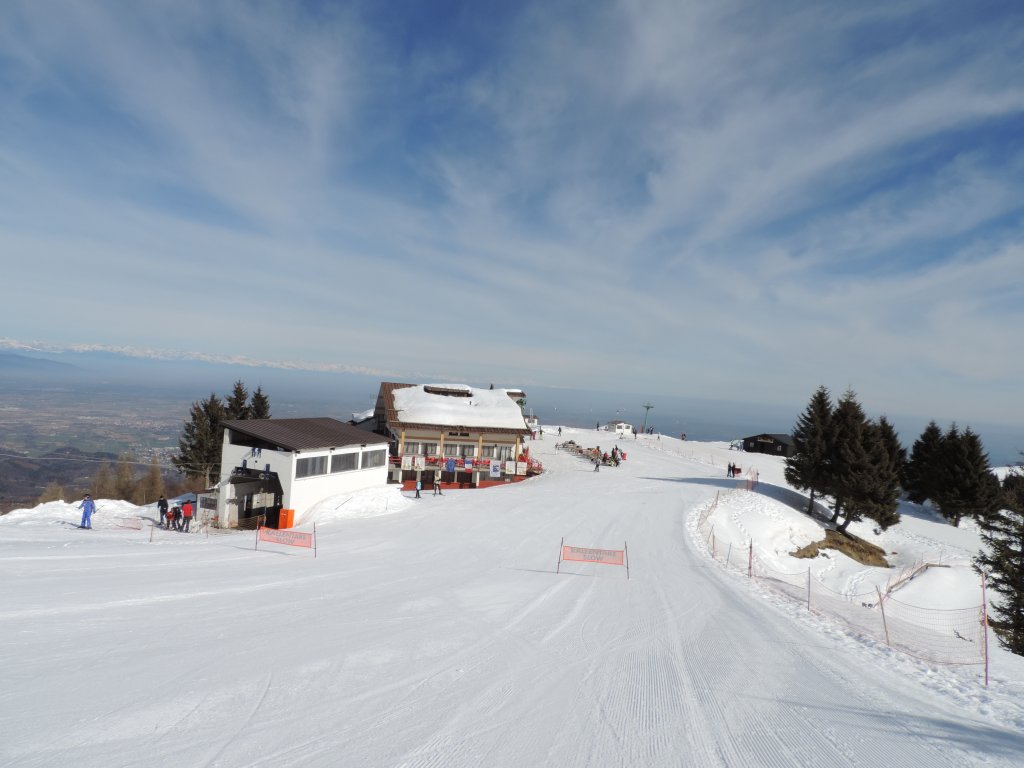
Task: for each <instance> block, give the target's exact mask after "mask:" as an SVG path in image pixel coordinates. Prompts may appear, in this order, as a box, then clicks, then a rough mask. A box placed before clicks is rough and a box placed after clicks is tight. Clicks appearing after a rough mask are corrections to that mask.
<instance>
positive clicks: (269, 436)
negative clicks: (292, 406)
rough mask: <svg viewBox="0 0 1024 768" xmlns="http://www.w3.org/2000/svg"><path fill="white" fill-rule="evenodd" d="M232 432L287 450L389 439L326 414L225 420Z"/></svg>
mask: <svg viewBox="0 0 1024 768" xmlns="http://www.w3.org/2000/svg"><path fill="white" fill-rule="evenodd" d="M224 426H225V427H226V428H227V429H230V430H232V431H233V432H239V433H241V434H243V435H249V436H250V437H254V438H256V439H258V440H265V441H266V442H268V443H272V444H273V445H276V446H278V447H280V448H282V449H283V450H286V451H309V450H314V449H317V448H340V447H342V446H346V445H366V444H370V443H373V444H377V443H380V444H381V445H383V444H386V443H387V442H388V439H387V438H386V437H383V436H382V435H375V434H373V433H371V432H367V431H366V430H363V429H359V428H358V427H354V426H352V425H351V424H346V423H345V422H343V421H338V420H337V419H331V418H327V417H322V418H312V419H242V420H238V421H225V422H224Z"/></svg>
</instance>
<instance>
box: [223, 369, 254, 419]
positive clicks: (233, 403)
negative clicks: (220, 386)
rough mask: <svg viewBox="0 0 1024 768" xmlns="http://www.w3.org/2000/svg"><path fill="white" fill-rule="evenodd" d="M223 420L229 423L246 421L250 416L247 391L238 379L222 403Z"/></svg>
mask: <svg viewBox="0 0 1024 768" xmlns="http://www.w3.org/2000/svg"><path fill="white" fill-rule="evenodd" d="M224 418H225V419H227V420H229V421H235V420H240V419H248V418H251V416H250V406H249V391H248V390H247V389H246V388H245V384H244V383H242V380H241V379H239V380H238V381H236V382H235V387H234V389H232V390H231V394H230V395H228V398H227V400H225V401H224Z"/></svg>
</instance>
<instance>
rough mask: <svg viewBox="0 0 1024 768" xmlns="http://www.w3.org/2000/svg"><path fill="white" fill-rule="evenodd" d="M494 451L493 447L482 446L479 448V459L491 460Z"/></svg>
mask: <svg viewBox="0 0 1024 768" xmlns="http://www.w3.org/2000/svg"><path fill="white" fill-rule="evenodd" d="M494 449H495V446H493V445H483V446H481V447H480V458H482V459H493V458H494Z"/></svg>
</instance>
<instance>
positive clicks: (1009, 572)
mask: <svg viewBox="0 0 1024 768" xmlns="http://www.w3.org/2000/svg"><path fill="white" fill-rule="evenodd" d="M1000 498H1001V503H998V504H995V505H994V506H993V508H992V509H991V510H990V511H989V512H987V513H985V514H981V515H979V516H978V527H979V529H980V533H981V541H982V543H983V545H984V549H982V550H981V551H980V552H979V553H978V556H977V557H976V558H975V560H974V564H975V568H976V569H977V570H978V571H979V572H984V573H985V574H986V576H987V579H988V589H989V590H990V591H991V592H994V593H995V594H996V595H997V596H998V597H996V598H994V599H993V600H992V608H993V612H992V613H991V614H990V615H989V626H991V627H992V629H993V631H994V632H995V635H996V637H997V638H998V639H999V643H1000V645H1002V646H1003V647H1004V648H1006V649H1007V650H1008V651H1010V652H1011V653H1015V654H1017V655H1019V656H1024V476H1021V475H1019V474H1011V475H1008V476H1007V477H1006V479H1005V480H1004V481H1003V487H1002V493H1001V497H1000Z"/></svg>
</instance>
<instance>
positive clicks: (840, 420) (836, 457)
mask: <svg viewBox="0 0 1024 768" xmlns="http://www.w3.org/2000/svg"><path fill="white" fill-rule="evenodd" d="M867 424H868V420H867V417H866V416H865V415H864V409H863V408H861V405H860V403H859V402H857V395H856V394H855V393H854V392H853V391H851V390H848V391H847V392H846V393H844V394H843V396H842V397H841V398H839V401H838V402H837V403H836V408H835V410H834V411H833V412H832V420H831V422H830V429H829V435H830V437H829V446H828V455H829V460H828V462H827V469H826V471H825V480H824V491H825V493H828V494H829V495H830V496H832V497H833V498H834V499H835V506H834V507H833V511H832V522H836V521H837V520H838V519H839V517H840V516H841V515H844V516H845V519H844V521H843V523H842V525H840V526H839V530H842V531H845V530H846V528H847V526H849V524H850V523H852V522H856V521H858V520H860V519H861V518H862V517H863V508H862V505H860V504H858V503H857V502H858V499H859V497H860V495H861V494H862V491H861V488H863V486H864V485H865V484H866V483H867V482H868V478H867V477H866V475H867V474H868V473H869V472H870V469H871V464H870V459H869V456H868V451H867V441H866V439H865V435H864V431H865V429H866V428H867ZM851 504H852V505H854V506H852V507H851V508H850V509H847V505H851Z"/></svg>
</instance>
